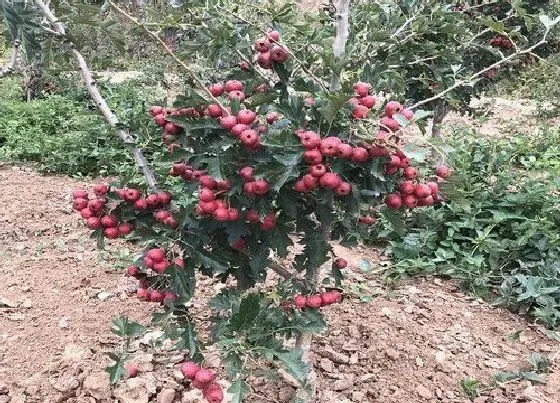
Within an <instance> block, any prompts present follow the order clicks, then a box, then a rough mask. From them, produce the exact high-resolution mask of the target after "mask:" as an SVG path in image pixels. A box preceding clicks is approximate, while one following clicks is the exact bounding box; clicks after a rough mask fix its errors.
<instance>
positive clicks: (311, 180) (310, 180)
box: [302, 174, 319, 190]
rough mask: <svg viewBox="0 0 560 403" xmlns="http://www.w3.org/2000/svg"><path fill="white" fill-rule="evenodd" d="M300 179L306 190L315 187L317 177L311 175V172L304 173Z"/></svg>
mask: <svg viewBox="0 0 560 403" xmlns="http://www.w3.org/2000/svg"><path fill="white" fill-rule="evenodd" d="M302 181H303V184H304V185H305V187H306V188H307V189H308V190H312V189H314V188H315V186H317V183H318V182H319V179H317V177H316V176H313V175H312V174H305V175H303V177H302Z"/></svg>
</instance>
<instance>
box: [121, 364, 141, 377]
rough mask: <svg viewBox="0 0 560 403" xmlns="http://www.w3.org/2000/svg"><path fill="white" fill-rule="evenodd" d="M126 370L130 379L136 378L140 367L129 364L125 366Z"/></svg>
mask: <svg viewBox="0 0 560 403" xmlns="http://www.w3.org/2000/svg"><path fill="white" fill-rule="evenodd" d="M124 369H125V370H126V374H127V376H128V377H129V378H135V377H136V376H137V375H138V367H137V366H136V365H135V364H132V363H129V362H127V363H126V364H124Z"/></svg>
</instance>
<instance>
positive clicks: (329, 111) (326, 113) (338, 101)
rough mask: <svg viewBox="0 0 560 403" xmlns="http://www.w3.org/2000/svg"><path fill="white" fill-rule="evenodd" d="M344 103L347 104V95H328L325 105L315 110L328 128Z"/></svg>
mask: <svg viewBox="0 0 560 403" xmlns="http://www.w3.org/2000/svg"><path fill="white" fill-rule="evenodd" d="M346 102H348V95H345V94H344V95H329V97H328V99H327V103H326V105H325V106H321V107H320V108H317V110H318V111H319V113H320V114H321V116H322V117H323V119H325V121H326V122H327V123H328V125H329V126H330V125H332V123H333V121H334V119H335V117H336V115H337V113H338V112H339V111H340V110H341V109H342V107H343V106H344V104H346Z"/></svg>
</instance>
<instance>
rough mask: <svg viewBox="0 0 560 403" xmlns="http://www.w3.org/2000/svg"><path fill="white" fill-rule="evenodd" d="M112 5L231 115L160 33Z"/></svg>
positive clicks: (112, 5) (112, 4) (109, 2)
mask: <svg viewBox="0 0 560 403" xmlns="http://www.w3.org/2000/svg"><path fill="white" fill-rule="evenodd" d="M107 3H108V4H109V5H110V6H111V7H113V9H114V10H115V11H116V12H118V13H119V14H120V15H122V16H123V17H125V18H126V19H128V20H129V21H130V22H132V23H133V24H135V25H136V26H138V27H140V28H142V29H143V30H144V32H146V34H148V36H150V37H152V38H153V39H154V40H155V41H156V42H157V43H158V44H159V45H161V47H163V49H164V50H165V52H166V53H167V54H168V55H169V56H171V58H172V59H173V60H175V62H177V64H179V65H180V66H181V67H182V68H183V70H185V71H186V72H187V74H188V75H189V76H190V78H191V79H192V80H193V81H194V82H195V83H196V85H197V87H198V88H199V89H200V90H202V91H204V92H206V94H207V95H208V97H209V98H210V99H211V100H212V102H214V103H215V104H217V105H219V106H220V108H221V109H222V111H224V112H225V113H226V114H227V115H229V111H228V110H227V108H226V107H224V106H223V105H222V103H221V102H220V100H219V99H218V98H216V97H215V96H214V95H212V92H210V90H209V89H208V88H207V87H206V86H205V85H204V83H203V82H202V80H201V79H200V78H199V77H198V76H197V75H196V74H195V73H194V71H192V69H191V68H190V67H189V66H187V64H186V63H185V62H184V61H182V60H181V59H179V57H178V56H177V55H176V54H175V52H174V51H173V49H171V48H170V47H169V45H168V44H167V43H165V41H164V40H163V39H161V38H160V37H159V36H158V35H156V34H155V33H154V32H152V31H150V29H149V28H148V27H147V26H145V25H144V24H142V23H141V22H140V21H138V20H137V19H136V18H134V17H133V16H131V15H130V14H128V13H127V12H126V11H124V10H123V9H122V8H120V7H119V6H117V5H116V4H115V3H113V2H112V1H108V2H107Z"/></svg>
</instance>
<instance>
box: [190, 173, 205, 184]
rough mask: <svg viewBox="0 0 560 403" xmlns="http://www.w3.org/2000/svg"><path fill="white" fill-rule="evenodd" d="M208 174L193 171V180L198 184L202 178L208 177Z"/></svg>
mask: <svg viewBox="0 0 560 403" xmlns="http://www.w3.org/2000/svg"><path fill="white" fill-rule="evenodd" d="M206 173H207V172H206V171H193V173H192V180H193V181H195V182H198V181H199V180H200V178H201V177H202V176H204V175H206Z"/></svg>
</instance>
